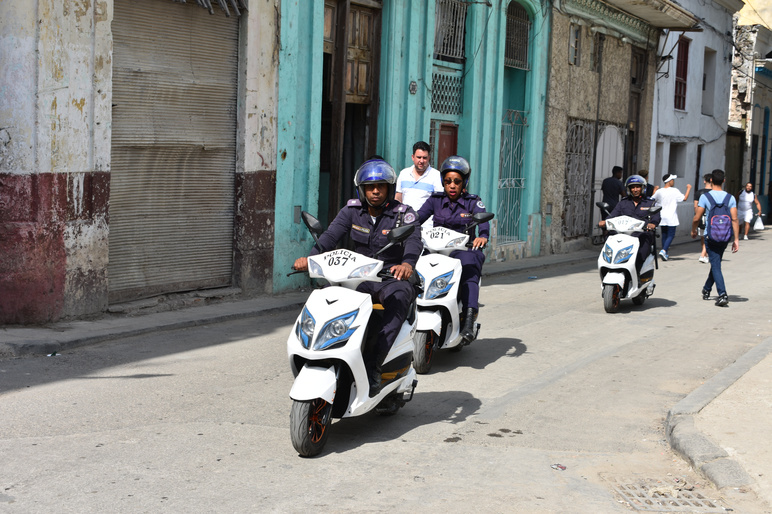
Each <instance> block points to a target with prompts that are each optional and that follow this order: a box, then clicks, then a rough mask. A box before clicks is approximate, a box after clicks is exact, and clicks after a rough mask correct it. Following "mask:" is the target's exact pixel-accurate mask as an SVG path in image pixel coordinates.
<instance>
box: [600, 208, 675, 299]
mask: <svg viewBox="0 0 772 514" xmlns="http://www.w3.org/2000/svg"><path fill="white" fill-rule="evenodd" d="M595 205H597V206H598V207H600V209H601V211H603V212H604V213H605V214H606V216H608V215H609V214H610V209H611V207H610V206H609V205H608V204H607V203H605V202H597V203H596V204H595ZM661 209H662V207H661V206H656V207H652V208H651V209H650V210H649V215H648V216H647V217H646V219H645V220H639V219H637V218H633V217H632V216H616V217H614V218H607V219H606V230H608V231H609V232H612V231H615V232H616V234H614V235H609V236H608V238H607V239H606V243H605V244H604V245H603V250H601V252H600V256H599V257H598V271H599V272H600V280H601V288H602V295H603V308H604V309H605V310H606V312H610V313H613V312H617V310H618V309H619V302H620V300H626V299H628V298H629V299H632V301H633V303H634V304H635V305H643V302H645V301H646V298H648V297H649V296H651V295H652V294H653V293H654V287H655V284H654V270H655V269H658V264H657V245H656V237H655V238H654V244H653V245H652V250H651V254H650V255H648V256H646V259H645V260H644V261H643V265H642V266H641V272H640V273H637V271H636V269H635V259H636V255H637V254H638V248H639V246H640V242H639V241H638V238H637V237H635V236H633V235H632V234H633V232H644V231H645V230H647V229H646V225H647V224H648V222H649V220H650V219H651V215H652V214H655V213H657V212H659V211H660V210H661ZM655 235H656V234H655Z"/></svg>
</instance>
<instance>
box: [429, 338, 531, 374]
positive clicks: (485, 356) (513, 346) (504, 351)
mask: <svg viewBox="0 0 772 514" xmlns="http://www.w3.org/2000/svg"><path fill="white" fill-rule="evenodd" d="M527 350H528V347H527V346H526V345H525V344H523V342H522V340H520V339H514V338H511V337H500V338H497V339H486V338H480V339H477V340H475V341H474V342H473V343H472V344H470V345H468V346H465V347H463V349H461V350H460V351H453V350H438V351H437V352H436V353H435V354H434V361H433V362H432V368H431V370H430V371H429V374H434V373H444V372H446V371H451V370H454V369H458V368H471V369H485V368H486V367H487V366H488V365H489V364H491V363H493V362H496V361H497V360H499V359H500V358H502V357H510V358H515V357H520V356H521V355H523V354H524V353H525V352H526V351H527Z"/></svg>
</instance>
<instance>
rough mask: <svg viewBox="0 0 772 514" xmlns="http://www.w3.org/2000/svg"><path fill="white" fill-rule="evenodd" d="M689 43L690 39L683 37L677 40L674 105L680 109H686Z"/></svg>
mask: <svg viewBox="0 0 772 514" xmlns="http://www.w3.org/2000/svg"><path fill="white" fill-rule="evenodd" d="M689 43H690V41H689V40H688V39H686V38H683V37H682V38H681V39H679V40H678V58H677V59H676V77H675V101H674V107H675V108H676V109H679V110H682V111H683V110H686V76H687V72H688V70H689Z"/></svg>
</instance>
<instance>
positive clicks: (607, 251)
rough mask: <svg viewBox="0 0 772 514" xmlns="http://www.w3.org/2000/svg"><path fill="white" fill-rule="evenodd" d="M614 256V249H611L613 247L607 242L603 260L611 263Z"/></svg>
mask: <svg viewBox="0 0 772 514" xmlns="http://www.w3.org/2000/svg"><path fill="white" fill-rule="evenodd" d="M613 256H614V250H612V249H611V247H610V246H609V245H608V244H606V246H605V247H603V260H604V261H606V262H608V263H609V264H611V258H612V257H613Z"/></svg>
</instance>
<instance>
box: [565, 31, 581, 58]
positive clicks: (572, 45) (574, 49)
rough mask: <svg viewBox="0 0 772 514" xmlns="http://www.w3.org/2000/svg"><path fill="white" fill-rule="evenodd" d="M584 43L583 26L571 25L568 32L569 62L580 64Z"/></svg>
mask: <svg viewBox="0 0 772 514" xmlns="http://www.w3.org/2000/svg"><path fill="white" fill-rule="evenodd" d="M581 44H582V26H581V25H571V29H570V32H569V34H568V64H573V65H574V66H579V57H580V53H581Z"/></svg>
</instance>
